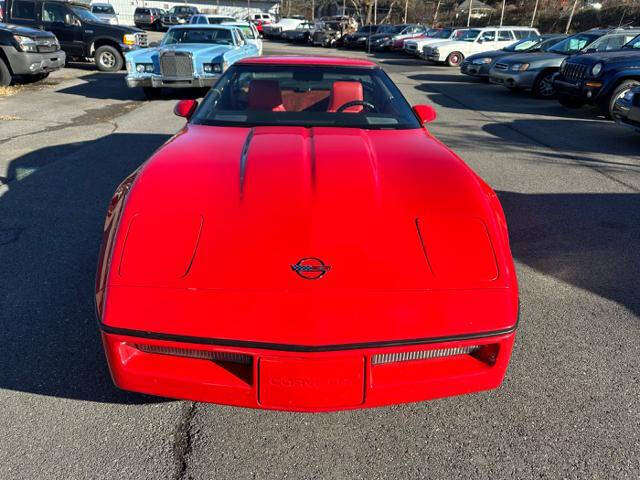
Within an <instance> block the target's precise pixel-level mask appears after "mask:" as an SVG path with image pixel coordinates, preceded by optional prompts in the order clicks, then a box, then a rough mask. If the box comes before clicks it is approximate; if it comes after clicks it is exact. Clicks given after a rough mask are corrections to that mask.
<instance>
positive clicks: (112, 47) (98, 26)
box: [5, 0, 147, 72]
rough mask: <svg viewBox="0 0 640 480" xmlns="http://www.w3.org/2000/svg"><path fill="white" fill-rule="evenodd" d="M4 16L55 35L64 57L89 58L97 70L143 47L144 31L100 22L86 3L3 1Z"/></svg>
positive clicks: (117, 64)
mask: <svg viewBox="0 0 640 480" xmlns="http://www.w3.org/2000/svg"><path fill="white" fill-rule="evenodd" d="M5 18H6V21H7V22H11V23H14V24H17V25H23V26H28V27H34V28H39V29H41V30H46V31H48V32H51V33H53V34H54V35H55V36H56V37H58V41H59V42H60V46H61V47H62V50H64V51H65V53H66V54H67V59H70V58H76V59H85V58H93V59H94V61H95V63H96V66H97V67H98V70H102V71H103V72H116V71H118V70H120V69H122V67H123V65H124V54H125V53H126V52H128V51H130V50H135V49H137V48H140V47H146V46H147V34H146V33H145V32H144V31H142V30H140V29H138V28H133V27H125V26H122V25H109V24H108V23H104V22H102V21H100V19H99V18H98V17H96V16H95V15H94V14H93V13H91V11H90V10H89V8H88V7H87V5H86V4H80V3H73V2H66V1H62V0H7V6H6V14H5Z"/></svg>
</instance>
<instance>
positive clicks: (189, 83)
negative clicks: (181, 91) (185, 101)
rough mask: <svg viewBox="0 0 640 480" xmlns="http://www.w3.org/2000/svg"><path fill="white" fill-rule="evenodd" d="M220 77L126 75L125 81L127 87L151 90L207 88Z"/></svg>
mask: <svg viewBox="0 0 640 480" xmlns="http://www.w3.org/2000/svg"><path fill="white" fill-rule="evenodd" d="M220 76H221V75H210V76H207V77H192V78H167V77H162V76H161V75H148V76H144V77H143V76H140V77H139V76H134V75H127V76H126V77H125V80H126V82H127V87H129V88H139V87H151V88H163V87H167V88H208V87H211V86H212V85H214V84H215V83H216V82H217V81H218V79H219V78H220Z"/></svg>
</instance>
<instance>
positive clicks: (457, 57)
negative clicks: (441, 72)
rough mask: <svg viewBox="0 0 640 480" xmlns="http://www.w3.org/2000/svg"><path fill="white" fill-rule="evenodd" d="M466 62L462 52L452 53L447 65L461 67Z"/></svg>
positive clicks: (446, 61)
mask: <svg viewBox="0 0 640 480" xmlns="http://www.w3.org/2000/svg"><path fill="white" fill-rule="evenodd" d="M463 60H464V55H463V54H462V53H460V52H451V53H450V54H449V56H448V57H447V59H446V60H445V63H446V64H447V66H448V67H459V66H460V64H461V63H462V61H463Z"/></svg>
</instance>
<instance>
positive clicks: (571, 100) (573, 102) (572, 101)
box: [558, 95, 584, 108]
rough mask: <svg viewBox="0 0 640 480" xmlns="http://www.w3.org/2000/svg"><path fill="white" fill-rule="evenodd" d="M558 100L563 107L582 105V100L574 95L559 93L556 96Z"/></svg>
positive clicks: (578, 106)
mask: <svg viewBox="0 0 640 480" xmlns="http://www.w3.org/2000/svg"><path fill="white" fill-rule="evenodd" d="M558 102H560V105H562V106H563V107H567V108H580V107H584V102H583V101H582V100H580V99H579V98H575V97H568V96H566V95H560V96H559V97H558Z"/></svg>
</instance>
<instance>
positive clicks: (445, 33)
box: [431, 28, 453, 38]
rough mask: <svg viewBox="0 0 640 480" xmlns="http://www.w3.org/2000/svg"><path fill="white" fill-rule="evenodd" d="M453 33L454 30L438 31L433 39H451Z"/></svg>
mask: <svg viewBox="0 0 640 480" xmlns="http://www.w3.org/2000/svg"><path fill="white" fill-rule="evenodd" d="M452 33H453V30H452V29H450V28H445V29H442V30H437V31H436V32H435V33H434V34H433V35H431V38H449V37H450V36H451V34H452Z"/></svg>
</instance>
